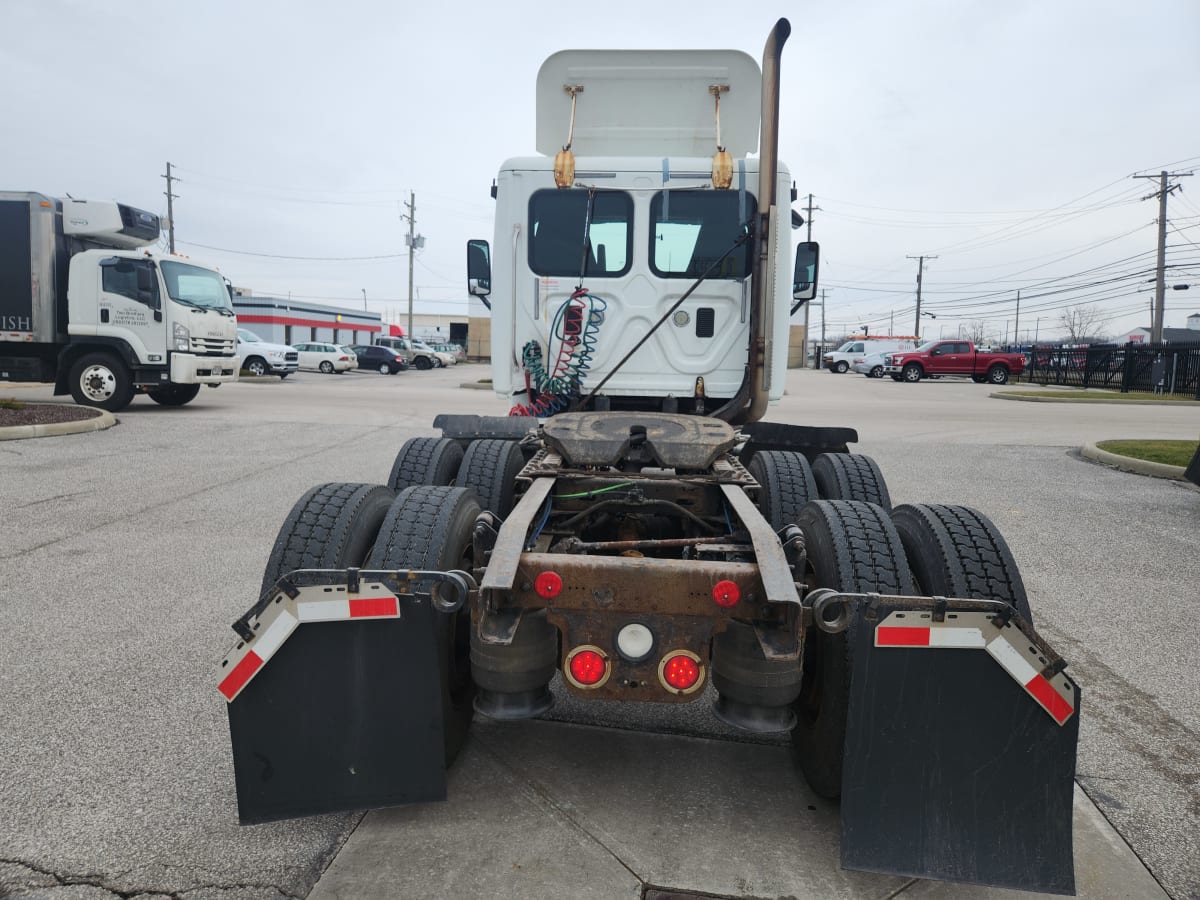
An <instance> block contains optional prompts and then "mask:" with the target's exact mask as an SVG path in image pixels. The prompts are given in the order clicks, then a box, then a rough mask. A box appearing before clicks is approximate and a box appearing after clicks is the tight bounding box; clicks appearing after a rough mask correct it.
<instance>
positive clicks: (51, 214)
mask: <svg viewBox="0 0 1200 900" xmlns="http://www.w3.org/2000/svg"><path fill="white" fill-rule="evenodd" d="M160 230H161V229H160V222H159V217H158V216H157V215H155V214H153V213H149V212H145V211H144V210H140V209H135V208H134V207H131V206H127V205H125V204H123V203H116V202H113V201H99V202H97V201H87V200H74V199H70V198H68V199H56V198H52V197H46V196H44V195H42V194H38V193H32V192H28V191H0V381H23V382H53V384H54V393H55V394H56V395H59V394H67V393H69V394H71V395H72V396H73V397H74V398H75V402H76V403H80V404H83V405H85V406H96V407H99V408H101V409H107V410H110V411H116V410H120V409H124V408H125V407H126V406H128V405H129V403H130V401H131V400H132V399H133V397H134V395H135V394H137V393H146V394H149V395H150V398H151V399H152V400H154V401H155V402H157V403H160V404H163V405H165V406H182V405H183V404H185V403H188V402H190V401H191V400H193V399H195V397H196V395H197V394H198V393H199V392H200V386H201V385H203V384H207V385H211V386H213V387H215V386H217V385H220V384H223V383H225V382H229V381H236V380H237V371H238V365H237V359H236V350H237V347H236V341H237V320H236V318H235V317H234V314H233V306H232V304H231V302H230V299H229V292H228V289H227V286H226V282H225V280H224V278H222V276H221V275H220V273H218V272H217V271H216V270H214V269H212V268H209V267H207V266H204V265H201V264H199V263H196V262H193V261H191V260H187V259H184V258H182V257H177V256H170V255H161V254H156V253H152V252H150V251H149V250H144V249H140V248H143V247H145V246H146V245H148V244H152V243H153V242H155V241H157V240H158V238H159V234H160Z"/></svg>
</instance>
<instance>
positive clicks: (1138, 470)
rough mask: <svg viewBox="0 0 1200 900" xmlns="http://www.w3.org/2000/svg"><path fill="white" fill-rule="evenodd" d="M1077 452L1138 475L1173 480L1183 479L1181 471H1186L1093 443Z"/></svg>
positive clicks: (1183, 468)
mask: <svg viewBox="0 0 1200 900" xmlns="http://www.w3.org/2000/svg"><path fill="white" fill-rule="evenodd" d="M1079 452H1080V453H1081V454H1082V455H1083V456H1084V457H1085V458H1087V459H1090V460H1091V461H1092V462H1098V463H1103V464H1104V465H1106V466H1112V467H1113V468H1114V469H1121V470H1122V471H1125V472H1134V473H1135V474H1138V475H1149V476H1151V477H1153V478H1170V479H1173V480H1175V481H1183V480H1184V477H1183V473H1184V472H1185V471H1186V468H1185V467H1184V466H1170V465H1167V464H1166V463H1157V462H1151V461H1150V460H1148V459H1134V458H1133V457H1132V456H1121V455H1119V454H1116V453H1109V452H1108V451H1107V450H1101V449H1100V448H1099V447H1097V446H1096V445H1095V444H1084V445H1083V446H1082V447H1080V448H1079Z"/></svg>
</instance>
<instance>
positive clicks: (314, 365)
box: [296, 341, 358, 375]
mask: <svg viewBox="0 0 1200 900" xmlns="http://www.w3.org/2000/svg"><path fill="white" fill-rule="evenodd" d="M296 352H297V353H298V354H299V356H300V368H301V369H307V370H309V371H315V372H324V373H325V374H326V375H332V374H333V373H334V372H337V373H338V374H339V375H340V374H342V373H343V372H346V371H348V370H350V369H353V368H355V367H357V366H358V360H357V358H356V357H355V356H354V354H353V353H351V352H350V351H349V350H346V349H344V348H342V347H339V346H338V345H337V344H325V343H320V342H317V341H311V342H309V343H306V344H297V345H296Z"/></svg>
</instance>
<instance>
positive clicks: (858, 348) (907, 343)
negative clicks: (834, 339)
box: [821, 335, 917, 374]
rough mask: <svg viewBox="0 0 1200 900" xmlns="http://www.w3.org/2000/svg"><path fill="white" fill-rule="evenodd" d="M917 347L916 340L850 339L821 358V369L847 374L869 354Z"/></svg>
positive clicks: (883, 336) (904, 338)
mask: <svg viewBox="0 0 1200 900" xmlns="http://www.w3.org/2000/svg"><path fill="white" fill-rule="evenodd" d="M916 346H917V340H916V338H910V337H890V336H888V335H879V336H877V337H860V338H851V339H850V340H848V341H846V342H845V343H844V344H842V346H840V347H838V348H837V349H836V350H830V351H827V352H826V353H825V354H823V355H822V357H821V366H822V368H825V369H828V370H829V371H830V372H836V373H838V374H841V373H843V372H848V371H849V370H850V367H851V366H852V365H854V364H855V363H856V362H858V361H859V360H860V359H862V358H863V357H865V356H867V355H869V354H871V353H884V352H895V351H896V350H911V349H913V348H914V347H916Z"/></svg>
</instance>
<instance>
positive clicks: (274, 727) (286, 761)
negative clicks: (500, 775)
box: [222, 598, 446, 825]
mask: <svg viewBox="0 0 1200 900" xmlns="http://www.w3.org/2000/svg"><path fill="white" fill-rule="evenodd" d="M399 611H400V617H399V618H378V619H363V620H359V621H354V620H351V621H325V622H320V621H310V622H304V621H301V622H300V623H299V624H298V625H293V626H292V630H291V631H290V635H285V639H284V640H283V641H282V643H281V644H278V646H277V647H276V648H275V649H274V650H273V652H272V653H271V654H270V656H269V658H268V659H267V660H266V661H265V662H261V663H257V665H258V666H259V668H258V669H257V670H256V671H253V672H251V673H250V674H251V675H252V677H251V678H250V680H249V681H248V682H246V683H245V685H244V687H240V689H238V691H237V692H236V694H235V696H234V699H233V700H232V702H230V703H229V731H230V737H231V738H232V741H233V765H234V776H235V781H236V784H237V797H238V817H239V819H240V820H241V823H242V824H243V825H250V824H255V823H258V822H270V821H273V820H276V819H285V818H292V817H295V816H311V815H318V814H321V813H329V812H341V811H346V810H356V809H368V808H373V807H379V806H396V805H400V804H404V803H416V802H420V801H426V800H444V799H446V769H445V762H444V750H443V743H444V738H443V733H442V728H443V726H442V698H441V691H440V687H439V681H438V678H439V675H438V671H439V670H438V660H437V651H436V648H435V647H434V645H433V643H432V642H431V641H430V640H429V639H428V635H429V634H430V633H431V631H432V628H433V621H432V615H433V612H432V610H431V608H430V605H429V602H428V601H427V600H426V601H414V600H413V599H412V598H401V599H400V604H399ZM284 630H286V629H284ZM264 638H270V635H269V634H268V633H266V629H264V633H263V634H261V635H260V636H258V637H257V638H256V642H255V643H258V642H262V641H263V639H264ZM250 646H251V648H253V646H254V644H251V645H250ZM251 663H252V664H254V660H251ZM233 687H237V685H234V686H233ZM222 690H223V691H224V690H225V687H224V685H223V687H222ZM230 692H231V693H233V690H232V689H231V690H230Z"/></svg>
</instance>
